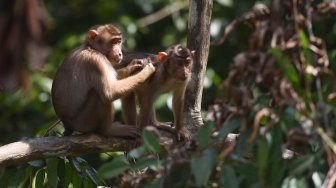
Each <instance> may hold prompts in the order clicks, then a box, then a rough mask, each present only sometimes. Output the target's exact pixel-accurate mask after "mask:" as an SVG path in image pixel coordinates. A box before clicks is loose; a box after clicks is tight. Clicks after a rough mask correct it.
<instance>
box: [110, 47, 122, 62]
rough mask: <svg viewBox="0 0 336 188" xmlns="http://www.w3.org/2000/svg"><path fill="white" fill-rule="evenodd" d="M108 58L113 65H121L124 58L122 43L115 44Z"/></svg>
mask: <svg viewBox="0 0 336 188" xmlns="http://www.w3.org/2000/svg"><path fill="white" fill-rule="evenodd" d="M107 58H108V59H109V60H110V62H113V63H119V62H120V61H121V59H122V58H123V54H122V51H121V43H118V44H114V45H113V46H112V49H111V51H110V52H109V54H107Z"/></svg>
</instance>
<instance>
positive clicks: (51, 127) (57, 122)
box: [43, 119, 61, 137]
mask: <svg viewBox="0 0 336 188" xmlns="http://www.w3.org/2000/svg"><path fill="white" fill-rule="evenodd" d="M60 122H61V120H60V119H58V120H57V121H56V122H55V123H53V124H52V125H51V126H50V127H49V128H48V129H47V130H46V132H45V133H44V134H43V137H45V136H47V134H48V133H49V132H50V131H51V130H52V129H53V128H54V127H56V125H58V124H59V123H60Z"/></svg>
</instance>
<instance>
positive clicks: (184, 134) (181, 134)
mask: <svg viewBox="0 0 336 188" xmlns="http://www.w3.org/2000/svg"><path fill="white" fill-rule="evenodd" d="M176 133H177V134H176V136H177V140H178V141H181V140H191V139H192V134H191V133H190V132H189V130H187V129H186V128H182V129H180V130H177V132H176Z"/></svg>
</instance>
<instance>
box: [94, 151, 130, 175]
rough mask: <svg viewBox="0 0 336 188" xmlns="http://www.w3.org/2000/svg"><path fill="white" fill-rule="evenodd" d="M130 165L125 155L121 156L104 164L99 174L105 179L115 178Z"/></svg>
mask: <svg viewBox="0 0 336 188" xmlns="http://www.w3.org/2000/svg"><path fill="white" fill-rule="evenodd" d="M129 167H130V164H129V162H128V161H127V159H126V158H125V156H120V157H118V158H115V159H113V161H111V162H109V163H106V164H104V165H102V166H101V167H100V168H99V170H98V175H99V177H101V178H103V179H109V178H113V177H116V176H118V175H120V174H121V173H123V172H124V171H126V170H127V169H128V168H129Z"/></svg>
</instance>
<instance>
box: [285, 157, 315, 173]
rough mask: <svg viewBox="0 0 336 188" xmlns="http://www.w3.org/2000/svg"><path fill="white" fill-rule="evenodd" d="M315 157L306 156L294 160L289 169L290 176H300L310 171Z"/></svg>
mask: <svg viewBox="0 0 336 188" xmlns="http://www.w3.org/2000/svg"><path fill="white" fill-rule="evenodd" d="M314 160H315V157H314V156H312V155H306V156H303V157H300V158H297V159H295V160H294V161H293V162H292V163H291V165H290V168H291V169H292V170H291V171H290V172H291V174H292V175H300V174H302V173H303V172H304V171H305V170H308V169H310V168H311V167H312V166H313V163H314Z"/></svg>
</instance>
